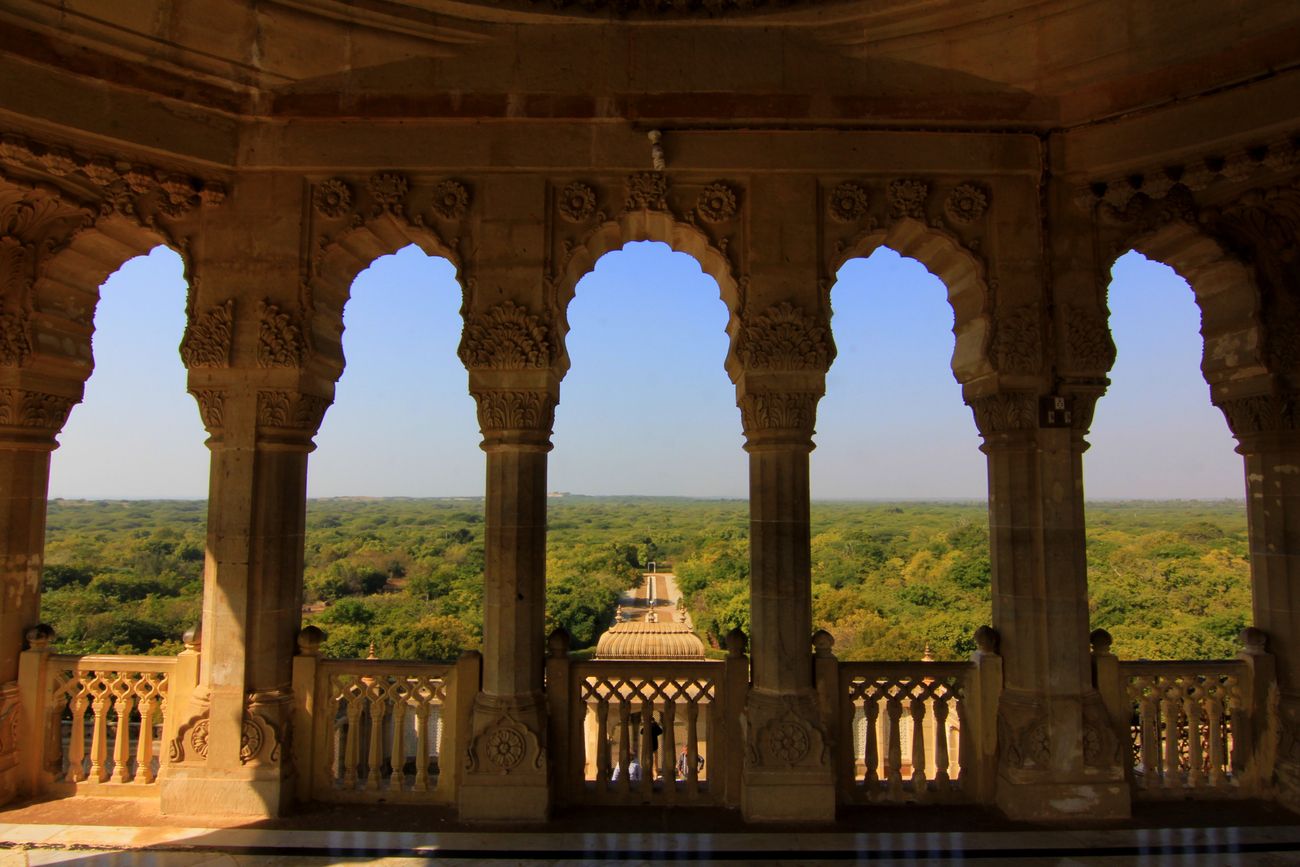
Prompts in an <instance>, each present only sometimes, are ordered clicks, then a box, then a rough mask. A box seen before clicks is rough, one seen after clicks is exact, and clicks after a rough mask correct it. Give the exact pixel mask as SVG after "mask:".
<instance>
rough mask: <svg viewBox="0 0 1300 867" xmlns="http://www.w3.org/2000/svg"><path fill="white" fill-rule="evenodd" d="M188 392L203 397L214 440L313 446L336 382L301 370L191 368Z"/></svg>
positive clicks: (203, 412) (201, 402)
mask: <svg viewBox="0 0 1300 867" xmlns="http://www.w3.org/2000/svg"><path fill="white" fill-rule="evenodd" d="M188 390H189V393H190V394H191V395H192V396H193V397H194V400H195V401H196V402H197V403H198V406H199V414H200V415H201V416H202V419H203V426H204V428H206V429H207V431H208V433H209V435H210V437H209V439H208V445H209V446H215V445H221V444H224V445H228V446H235V445H239V444H245V445H248V444H255V445H257V446H259V447H270V448H277V447H279V448H289V449H294V450H306V451H311V449H313V448H314V444H313V443H312V438H313V437H314V436H315V435H316V432H317V431H318V430H319V429H320V425H321V421H322V420H323V419H324V417H325V411H326V410H327V409H328V408H329V406H330V404H331V403H332V402H333V394H332V393H333V385H332V383H322V382H320V381H318V378H316V377H311V376H308V375H306V374H304V373H303V372H302V371H298V370H288V369H284V370H276V371H267V370H261V369H259V370H251V369H241V368H226V369H222V370H191V371H190V376H189V387H188Z"/></svg>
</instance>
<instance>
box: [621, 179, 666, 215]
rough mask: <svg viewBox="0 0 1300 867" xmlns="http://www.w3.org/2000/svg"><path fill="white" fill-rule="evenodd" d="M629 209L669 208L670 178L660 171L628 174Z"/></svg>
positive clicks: (658, 209)
mask: <svg viewBox="0 0 1300 867" xmlns="http://www.w3.org/2000/svg"><path fill="white" fill-rule="evenodd" d="M623 208H624V210H627V211H666V210H668V178H666V177H664V175H662V174H660V173H659V172H640V173H638V174H634V175H628V176H627V201H626V202H625V203H624V205H623Z"/></svg>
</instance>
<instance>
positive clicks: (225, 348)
mask: <svg viewBox="0 0 1300 867" xmlns="http://www.w3.org/2000/svg"><path fill="white" fill-rule="evenodd" d="M234 330H235V300H234V299H233V298H231V299H228V300H227V301H226V303H224V304H219V305H217V306H216V307H213V308H212V309H211V310H208V311H207V312H205V313H201V314H199V315H198V316H196V317H194V318H193V319H192V320H191V321H190V323H189V327H187V328H186V329H185V337H184V339H182V340H181V361H183V362H184V363H185V366H186V367H187V368H189V369H190V370H194V369H195V368H203V367H229V366H230V347H231V344H232V342H233V340H234Z"/></svg>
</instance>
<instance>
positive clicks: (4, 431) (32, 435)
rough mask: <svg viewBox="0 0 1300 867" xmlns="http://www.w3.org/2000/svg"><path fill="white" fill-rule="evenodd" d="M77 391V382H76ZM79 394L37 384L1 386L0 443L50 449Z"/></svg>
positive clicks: (3, 445)
mask: <svg viewBox="0 0 1300 867" xmlns="http://www.w3.org/2000/svg"><path fill="white" fill-rule="evenodd" d="M77 390H78V391H80V386H79V385H78V389H77ZM80 402H81V395H80V394H77V395H75V396H74V395H70V394H66V393H62V394H61V393H58V392H57V391H55V390H54V389H50V390H49V391H47V390H45V388H44V387H42V386H39V385H35V384H33V385H30V386H25V387H24V386H18V387H5V386H0V447H3V448H8V449H27V450H34V451H52V450H53V449H55V448H57V447H58V442H57V441H56V440H55V437H56V436H57V435H58V434H59V433H60V432H61V431H62V430H63V425H64V424H65V423H66V422H67V420H68V413H70V412H71V411H72V407H73V406H75V405H76V404H78V403H80Z"/></svg>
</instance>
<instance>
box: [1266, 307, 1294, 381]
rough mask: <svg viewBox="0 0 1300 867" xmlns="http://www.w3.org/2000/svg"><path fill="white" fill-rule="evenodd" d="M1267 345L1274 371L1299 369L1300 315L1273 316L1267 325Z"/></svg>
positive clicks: (1284, 371)
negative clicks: (1272, 319)
mask: <svg viewBox="0 0 1300 867" xmlns="http://www.w3.org/2000/svg"><path fill="white" fill-rule="evenodd" d="M1267 345H1268V358H1269V362H1270V363H1271V365H1272V367H1273V370H1274V371H1275V372H1277V373H1295V372H1297V371H1300V316H1288V317H1284V318H1283V317H1275V318H1274V321H1273V322H1272V323H1270V324H1269V326H1268V331H1267Z"/></svg>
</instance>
